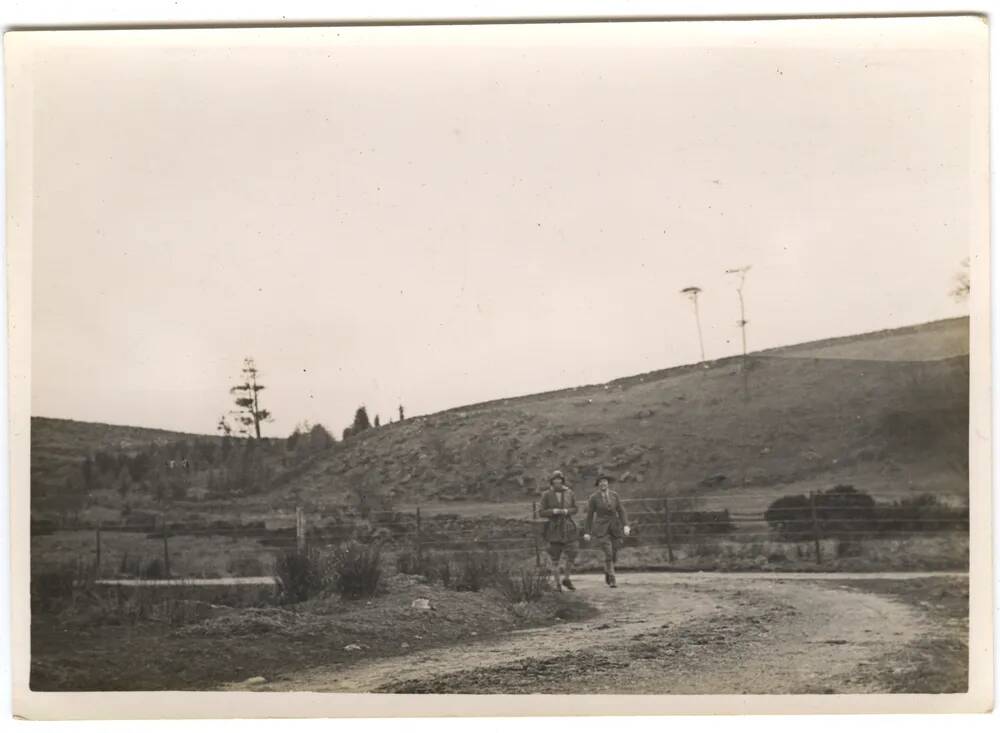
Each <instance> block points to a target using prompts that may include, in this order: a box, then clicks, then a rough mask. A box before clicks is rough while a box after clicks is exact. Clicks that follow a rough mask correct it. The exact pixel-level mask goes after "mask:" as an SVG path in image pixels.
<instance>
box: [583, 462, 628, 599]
mask: <svg viewBox="0 0 1000 733" xmlns="http://www.w3.org/2000/svg"><path fill="white" fill-rule="evenodd" d="M610 486H611V482H610V480H609V479H608V477H607V476H599V477H598V479H597V491H595V492H594V493H593V494H591V495H590V498H589V499H588V500H587V523H586V527H585V529H584V535H583V540H584V542H589V541H590V540H591V538H593V539H595V540H597V542H598V544H599V545H600V548H601V549H602V550H603V551H604V582H605V583H607V584H608V585H609V586H610V587H612V588H617V587H618V583H617V582H616V581H615V560H617V559H618V548H620V547H621V546H622V545H623V544H624V542H625V537H626V536H628V534H629V532H630V529H629V526H628V515H627V514H626V513H625V507H624V506H622V500H621V499H620V498H619V496H618V494H617V493H616V492H614V491H612V490H611V488H610Z"/></svg>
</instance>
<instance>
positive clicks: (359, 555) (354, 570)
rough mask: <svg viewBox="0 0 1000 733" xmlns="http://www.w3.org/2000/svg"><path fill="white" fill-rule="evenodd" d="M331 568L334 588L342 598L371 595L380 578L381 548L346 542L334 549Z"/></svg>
mask: <svg viewBox="0 0 1000 733" xmlns="http://www.w3.org/2000/svg"><path fill="white" fill-rule="evenodd" d="M333 570H334V588H335V589H336V591H337V592H338V593H339V594H340V596H341V597H342V598H368V597H370V596H373V595H375V593H376V592H378V589H379V583H380V581H381V580H382V548H381V546H380V545H378V544H376V543H372V544H368V545H365V544H362V543H360V542H347V543H345V544H343V545H341V546H340V547H339V548H338V549H337V550H335V551H334V555H333Z"/></svg>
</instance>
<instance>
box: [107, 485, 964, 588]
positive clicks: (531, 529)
mask: <svg viewBox="0 0 1000 733" xmlns="http://www.w3.org/2000/svg"><path fill="white" fill-rule="evenodd" d="M890 495H891V494H881V495H878V496H872V497H871V498H873V499H876V500H877V501H879V502H884V500H885V499H886V497H887V496H890ZM896 495H897V496H900V497H907V498H912V496H913V495H912V494H902V493H900V494H896ZM753 496H754V495H751V494H738V493H736V492H730V493H726V494H701V495H697V496H692V497H690V498H691V499H694V500H697V501H699V502H700V501H701V500H703V499H713V498H719V499H726V500H729V501H733V500H741V499H750V498H753ZM758 496H760V497H762V498H766V499H767V500H768V501H769V502H773V501H774V499H775V496H774V494H773V493H769V494H766V495H763V494H759V495H758ZM820 496H822V495H819V494H816V493H811V494H809V495H808V504H806V505H804V506H800V507H791V508H779V509H769V510H768V511H757V512H752V511H746V510H744V511H734V512H730V511H729V510H728V509H726V508H720V509H703V508H702V509H693V508H684V509H678V508H677V503H678V502H681V503H683V500H684V499H686V498H688V497H684V496H666V497H665V496H658V497H649V498H646V497H637V498H631V499H623V500H622V501H623V503H625V504H628V505H635V504H642V505H643V506H642V508H643V509H645V511H634V512H633V513H632V517H633V522H632V526H633V528H634V529H635V530H636V531H635V532H634V533H633V536H632V539H631V540H630V541H629V544H634V545H641V546H644V547H665V548H666V550H667V555H668V561H669V562H674V559H675V558H674V548H675V546H677V545H704V544H706V543H711V542H716V541H724V540H733V541H737V542H747V543H750V542H758V541H761V540H771V541H775V542H785V543H795V544H801V543H810V542H811V543H812V544H813V545H814V554H815V557H816V561H817V562H818V563H821V562H822V561H823V560H822V540H826V539H843V540H853V539H855V538H868V539H879V538H886V539H891V538H897V537H904V536H938V535H947V534H954V533H955V532H959V531H966V532H967V531H968V522H969V518H968V516H967V513H966V514H965V515H964V516H963V515H961V514H958V512H960V511H961V509H962V508H961V507H955V506H950V505H944V506H943V507H942V510H943V512H944V513H943V515H942V516H940V517H927V516H915V517H905V516H903V517H899V516H886V517H880V516H878V511H879V509H891V508H894V507H895V508H897V509H898V506H899V505H898V504H887V503H876V504H874V505H873V506H871V505H870V506H868V507H864V508H862V509H863V510H864V511H870V512H872V516H869V517H857V516H850V514H852V513H854V512H857V511H859V507H852V506H842V505H840V506H838V505H825V504H822V505H821V504H820V502H819V501H818V500H819V498H820ZM581 509H582V510H583V511H581V512H580V513H579V514H578V515H577V517H576V520H577V523H578V526H580V525H582V521H581V520H582V519H583V515H584V512H585V508H584V507H581ZM949 511H950V512H953V513H956V515H955V516H947V513H948V512H949ZM966 511H967V510H966ZM315 515H316V512H313V519H310V515H309V513H308V512H306V511H305V510H304V508H303V507H297V508H296V511H295V513H294V514H293V515H291V516H288V517H287V521H288V523H289V526H286V527H280V528H270V529H269V528H268V527H267V526H266V520H265V522H264V526H261V524H255V525H253V526H243V527H236V526H213V525H212V524H205V525H202V526H192V525H191V524H186V523H184V522H167V521H164V519H163V517H162V515H161V516H160V517H158V518H157V521H155V523H154V524H152V525H146V526H141V525H109V524H104V523H99V524H98V525H97V526H96V527H92V528H91V529H94V543H95V544H94V560H93V562H94V568H95V572H96V571H99V569H100V567H101V562H102V559H107V557H108V551H109V550H110V551H113V552H122V553H123V554H124V555H126V556H127V555H128V552H129V550H128V549H125V548H124V547H122V546H121V545H120V544H119V543H118V542H116V541H115V538H114V534H116V533H123V534H129V533H132V534H139V533H142V534H146V535H147V538H146V539H148V540H159V541H160V542H162V550H161V552H162V572H163V574H164V577H166V578H169V577H171V544H172V542H176V541H177V540H178V538H179V537H185V536H187V537H219V538H232V539H246V540H253V541H256V542H257V543H259V544H260V546H261V548H260V549H261V551H264V552H267V551H270V552H285V551H290V550H292V549H293V548H294V550H295V551H296V552H299V553H302V552H304V551H305V550H306V549H307V548H308V547H309V546H316V545H322V544H333V543H338V542H342V541H344V540H345V539H350V538H357V537H362V538H365V539H367V540H371V539H373V538H378V537H380V536H381V537H385V539H386V541H387V542H388V546H389V547H391V548H392V549H394V550H405V549H407V548H409V549H411V550H412V551H413V552H414V554H415V556H416V558H417V562H418V563H420V562H422V561H423V557H424V554H425V552H426V551H437V552H447V551H454V552H463V551H464V552H470V551H477V550H485V551H490V552H499V553H522V554H523V555H524V556H525V557H526V558H530V557H532V556H533V557H534V558H535V564H536V565H538V566H540V565H541V564H542V558H543V552H542V546H543V544H544V541H543V539H542V536H541V527H542V525H543V524H544V523H545V521H547V520H545V519H542V518H539V517H538V507H537V503H536V502H532V504H531V507H530V511H529V509H528V506H527V504H526V505H525V511H524V516H523V518H521V519H517V518H511V517H509V516H508V517H493V516H490V515H489V514H488V512H485V513H484V514H483V515H481V516H479V517H476V516H468V515H466V514H458V513H452V512H448V511H440V512H438V513H436V514H431V515H426V514H425V513H424V512H422V510H421V507H420V506H419V505H418V506H416V507H414V511H413V513H412V514H406V513H403V512H397V511H380V512H372V513H371V514H369V515H368V516H367V517H362V516H359V517H357V518H356V519H353V520H348V519H344V518H342V517H339V516H338V518H337V519H336V520H335V521H329V522H327V521H324V519H323V517H322V514H320V516H319V517H316V516H315ZM838 515H841V516H838ZM379 518H382V519H379ZM281 519H282V520H285V519H286V517H285V516H282V517H281ZM257 521H259V520H257ZM469 521H478V522H483V523H489V524H488V525H487V526H485V527H483V528H482V529H480V528H477V527H471V528H470V527H468V526H455V525H456V524H458V525H461V523H464V522H469ZM293 522H294V524H293ZM761 525H767V528H764V527H762V526H761ZM581 534H582V528H581ZM582 546H583V547H584V548H585V549H586V548H590V547H594V546H595V545H588V544H587V543H583V544H582ZM257 556H258V555H256V554H253V553H249V552H246V551H244V552H236V553H234V554H233V555H231V556H228V557H230V558H236V557H241V558H242V557H257Z"/></svg>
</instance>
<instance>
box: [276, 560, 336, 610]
mask: <svg viewBox="0 0 1000 733" xmlns="http://www.w3.org/2000/svg"><path fill="white" fill-rule="evenodd" d="M326 564H327V563H326V559H325V558H324V557H323V555H322V553H320V552H319V551H318V550H316V549H312V548H310V549H308V550H306V551H305V552H295V551H287V552H283V553H281V554H280V555H278V556H277V558H275V561H274V574H275V576H276V577H277V579H278V586H279V588H280V593H279V602H281V603H301V602H302V601H306V600H308V599H310V598H312V597H313V596H316V595H318V594H319V593H320V592H322V591H323V589H324V587H325V585H326V575H327V572H326Z"/></svg>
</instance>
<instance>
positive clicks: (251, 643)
mask: <svg viewBox="0 0 1000 733" xmlns="http://www.w3.org/2000/svg"><path fill="white" fill-rule="evenodd" d="M418 599H426V600H428V601H429V602H430V608H428V609H422V608H419V607H414V601H416V600H418ZM592 613H593V609H590V608H588V607H587V606H586V604H585V603H583V602H582V601H580V600H579V599H570V598H557V597H555V595H554V594H553V595H550V596H548V597H547V598H545V599H544V600H543V601H540V602H536V603H531V604H520V605H511V604H510V603H508V602H507V601H506V600H505V599H503V598H502V597H501V596H500V595H499V594H498V593H496V592H495V591H484V592H481V593H459V592H455V591H449V590H445V589H442V588H440V587H435V586H428V585H424V584H421V583H418V582H417V581H416V580H415V579H413V578H409V577H406V576H398V577H396V578H393V579H392V581H391V583H390V588H389V589H388V592H387V593H385V594H383V595H380V596H377V597H376V598H374V599H372V600H370V601H365V600H361V601H341V600H339V599H337V598H327V599H316V600H313V601H308V602H306V603H302V604H297V605H296V606H291V607H283V608H267V607H262V608H244V609H219V613H218V614H216V615H213V617H211V618H206V619H204V620H202V621H200V622H197V623H191V624H184V625H179V626H178V625H171V624H168V623H163V622H157V621H155V620H148V621H141V622H138V623H134V624H114V623H111V621H112V619H95V618H92V617H87V616H81V615H78V614H61V615H56V614H45V615H39V616H36V617H35V618H33V619H32V629H31V639H32V658H31V683H30V684H31V689H33V690H40V691H87V690H105V691H110V690H204V689H214V688H218V687H220V686H224V685H227V684H234V683H239V682H240V681H242V680H246V679H249V678H253V677H263V678H264V679H266V680H273V679H276V678H278V679H280V678H281V677H282V676H283V675H288V674H293V673H295V672H297V671H300V670H302V669H308V668H311V667H315V666H317V665H324V666H325V667H327V668H336V667H337V666H339V665H344V666H348V665H351V664H354V663H356V662H357V661H358V660H368V661H370V660H373V659H379V658H385V657H396V656H400V655H407V654H410V653H411V652H414V651H416V652H421V651H424V650H427V649H433V648H435V647H439V646H442V645H445V646H452V645H455V644H464V643H467V642H468V641H474V640H477V639H481V638H493V637H495V636H497V635H498V634H505V633H507V632H511V631H516V630H518V629H522V628H525V627H531V626H539V625H546V624H553V623H562V620H561V619H563V618H580V617H585V616H588V615H590V614H592Z"/></svg>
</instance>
